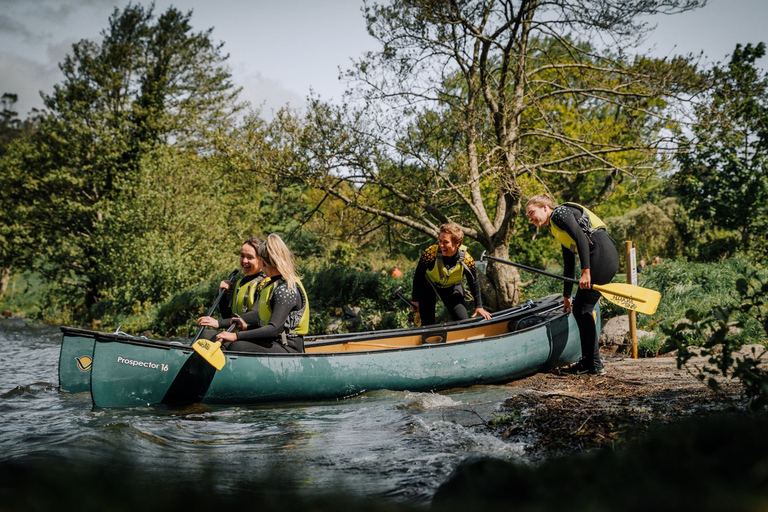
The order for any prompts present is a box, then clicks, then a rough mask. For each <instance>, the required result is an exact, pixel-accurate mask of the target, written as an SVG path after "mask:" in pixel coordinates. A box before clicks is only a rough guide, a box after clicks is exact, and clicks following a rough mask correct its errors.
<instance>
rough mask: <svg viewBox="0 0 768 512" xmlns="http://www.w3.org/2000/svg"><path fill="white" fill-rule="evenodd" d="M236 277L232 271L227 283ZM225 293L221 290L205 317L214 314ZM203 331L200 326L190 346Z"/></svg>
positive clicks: (235, 273) (203, 328) (203, 327)
mask: <svg viewBox="0 0 768 512" xmlns="http://www.w3.org/2000/svg"><path fill="white" fill-rule="evenodd" d="M236 275H237V269H235V270H233V271H232V273H231V274H229V276H228V277H227V281H231V280H233V279H234V278H235V276H236ZM225 293H227V290H223V289H222V290H221V291H220V292H219V296H218V297H216V300H215V301H213V306H211V309H209V310H208V314H207V315H206V316H211V315H212V314H213V313H214V311H216V306H218V305H219V302H221V298H222V297H223V296H224V294H225ZM204 330H205V326H204V325H201V326H200V328H199V329H198V330H197V333H196V334H195V337H194V338H192V342H191V343H190V345H193V344H194V343H195V342H196V341H197V340H198V339H199V338H200V335H202V334H203V331H204Z"/></svg>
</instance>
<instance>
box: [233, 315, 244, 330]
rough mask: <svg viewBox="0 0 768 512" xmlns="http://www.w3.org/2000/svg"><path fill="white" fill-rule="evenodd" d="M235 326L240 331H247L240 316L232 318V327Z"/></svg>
mask: <svg viewBox="0 0 768 512" xmlns="http://www.w3.org/2000/svg"><path fill="white" fill-rule="evenodd" d="M235 324H237V329H238V330H240V331H244V330H246V329H248V324H247V323H245V320H243V317H241V316H237V315H235V316H233V317H232V325H235Z"/></svg>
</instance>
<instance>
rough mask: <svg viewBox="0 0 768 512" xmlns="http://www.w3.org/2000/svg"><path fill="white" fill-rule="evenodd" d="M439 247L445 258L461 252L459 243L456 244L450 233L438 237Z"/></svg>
mask: <svg viewBox="0 0 768 512" xmlns="http://www.w3.org/2000/svg"><path fill="white" fill-rule="evenodd" d="M437 245H438V246H439V247H440V252H441V253H443V256H445V257H450V256H453V255H454V254H456V251H458V250H459V242H455V241H454V240H453V237H451V235H450V233H440V236H438V237H437Z"/></svg>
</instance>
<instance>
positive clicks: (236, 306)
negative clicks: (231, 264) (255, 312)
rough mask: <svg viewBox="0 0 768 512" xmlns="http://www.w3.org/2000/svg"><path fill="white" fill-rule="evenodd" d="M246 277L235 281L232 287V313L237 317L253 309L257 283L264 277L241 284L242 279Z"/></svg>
mask: <svg viewBox="0 0 768 512" xmlns="http://www.w3.org/2000/svg"><path fill="white" fill-rule="evenodd" d="M245 278H246V276H243V277H241V278H240V279H238V280H237V282H236V283H235V287H234V293H233V294H232V313H234V314H237V315H243V314H245V313H246V312H248V311H250V310H251V308H253V305H254V304H255V303H256V300H257V299H256V293H257V288H258V287H259V283H261V282H262V280H263V279H264V276H263V275H262V276H257V277H254V278H253V279H251V280H250V281H248V282H247V283H243V279H245Z"/></svg>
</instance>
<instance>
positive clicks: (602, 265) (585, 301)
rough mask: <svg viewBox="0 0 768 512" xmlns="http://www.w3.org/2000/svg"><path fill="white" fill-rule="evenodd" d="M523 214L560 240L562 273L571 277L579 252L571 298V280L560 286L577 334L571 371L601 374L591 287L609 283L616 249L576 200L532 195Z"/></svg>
mask: <svg viewBox="0 0 768 512" xmlns="http://www.w3.org/2000/svg"><path fill="white" fill-rule="evenodd" d="M525 214H526V216H527V217H528V220H529V221H530V222H531V224H533V225H534V226H536V227H537V228H540V227H542V226H545V225H546V226H549V231H550V233H552V236H553V237H555V239H556V240H557V241H558V242H560V245H561V246H562V253H563V275H564V276H565V277H571V278H573V276H574V272H575V269H576V255H577V254H578V256H579V262H580V264H581V277H579V289H578V291H577V292H576V297H574V299H573V302H571V292H572V291H573V284H572V283H569V282H565V285H564V286H563V309H564V310H565V311H566V312H571V313H573V318H574V320H576V325H578V327H579V336H580V338H581V360H580V361H579V363H578V364H577V365H576V367H575V371H576V373H588V374H591V375H604V374H605V368H604V367H603V363H602V361H601V360H600V351H599V346H598V339H597V326H596V325H595V317H594V316H593V312H594V309H595V304H597V301H598V300H599V299H600V292H597V291H595V290H593V289H592V285H593V284H608V283H610V282H611V279H613V276H614V275H615V274H616V271H617V270H618V269H619V253H618V251H616V247H615V246H614V245H613V241H612V240H611V237H609V236H608V233H607V231H606V225H605V223H604V222H603V221H602V220H600V218H599V217H598V216H597V215H595V214H594V213H592V212H591V211H589V210H588V209H587V208H585V207H583V206H581V205H578V204H576V203H563V204H561V205H557V204H556V203H555V201H554V200H553V199H552V196H550V195H549V194H539V195H536V196H533V197H532V198H531V199H530V200H529V201H528V203H527V204H526V206H525Z"/></svg>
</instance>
